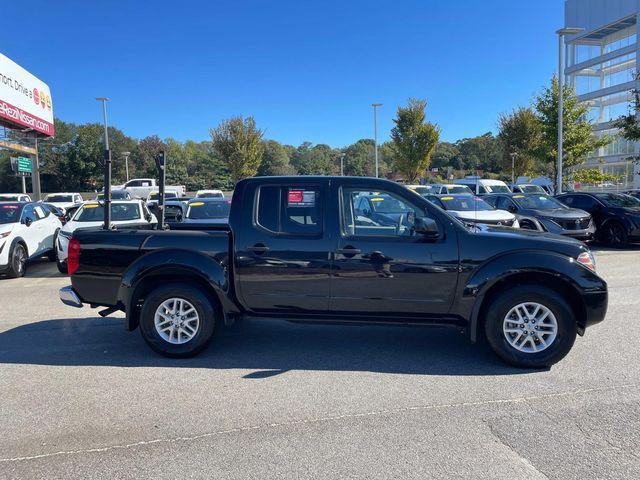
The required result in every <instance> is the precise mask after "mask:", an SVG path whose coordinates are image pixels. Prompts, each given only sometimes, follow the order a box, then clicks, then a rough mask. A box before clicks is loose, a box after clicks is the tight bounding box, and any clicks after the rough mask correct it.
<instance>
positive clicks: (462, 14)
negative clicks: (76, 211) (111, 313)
mask: <svg viewBox="0 0 640 480" xmlns="http://www.w3.org/2000/svg"><path fill="white" fill-rule="evenodd" d="M1 3H2V5H1V6H0V18H2V29H1V30H0V51H1V52H2V53H4V54H5V55H7V56H8V57H10V58H11V59H13V60H14V61H16V62H17V63H19V64H21V65H22V66H23V67H25V68H26V69H27V70H30V71H31V72H32V73H34V74H35V75H36V76H38V77H40V78H41V79H42V80H44V81H45V82H47V83H48V84H49V86H50V87H51V92H52V96H53V100H54V110H55V114H56V116H58V117H59V118H62V119H63V120H68V121H74V122H92V121H100V120H101V113H100V109H99V105H98V103H97V102H96V101H95V100H94V98H95V97H98V96H108V97H110V98H111V99H112V101H111V102H110V104H109V121H110V123H112V124H114V125H115V126H117V127H119V128H121V129H123V130H124V131H125V133H127V134H129V135H132V136H135V137H138V138H141V137H144V136H146V135H150V134H158V135H160V136H161V137H163V138H164V137H174V138H176V139H179V140H185V139H189V138H191V139H194V140H204V139H207V138H208V130H209V128H210V127H213V126H215V125H217V124H218V122H219V121H220V120H221V119H224V118H226V117H229V116H232V115H237V114H244V115H250V114H252V115H254V116H255V118H256V121H257V122H258V125H259V126H260V127H261V128H265V129H266V130H267V133H266V137H268V138H273V139H275V140H278V141H281V142H284V143H290V144H294V145H297V144H299V143H301V142H303V141H305V140H308V141H311V142H313V143H328V144H330V145H332V146H335V147H339V146H344V145H347V144H350V143H352V142H354V141H355V140H357V139H360V138H372V137H373V132H372V131H373V120H372V112H371V107H370V106H369V105H370V104H371V103H372V102H380V103H384V106H383V107H381V108H380V110H379V135H380V139H381V140H384V139H387V138H388V136H389V130H390V129H391V127H392V126H393V123H392V119H393V117H394V114H395V110H396V108H397V106H398V105H400V104H404V103H405V102H406V100H407V98H408V97H411V96H413V97H421V98H426V99H427V101H428V106H427V115H428V118H429V119H430V120H431V121H434V122H436V123H438V124H439V125H440V126H441V128H442V138H443V139H444V140H449V141H453V140H456V139H459V138H463V137H468V136H475V135H479V134H482V133H484V132H486V131H490V130H491V131H494V132H495V131H496V118H497V115H498V113H499V112H502V111H506V110H510V109H511V108H513V107H515V106H517V105H520V104H526V103H528V102H529V100H530V99H531V98H532V96H533V94H534V92H536V91H538V90H539V89H540V88H541V86H543V85H544V84H545V83H546V82H547V81H548V80H549V78H550V77H551V75H552V74H553V71H554V69H555V68H556V64H557V39H556V35H555V33H554V32H555V30H556V29H557V28H559V27H560V26H561V25H562V22H563V12H562V8H563V2H562V0H535V1H533V0H527V1H520V0H413V1H403V0H395V1H378V0H366V1H350V0H340V1H326V0H323V1H313V2H312V1H305V0H295V1H279V0H270V1H267V0H245V1H235V0H227V1H224V2H222V1H217V0H211V1H202V2H195V1H190V0H183V1H166V0H154V1H144V2H143V1H134V0H130V1H124V0H120V1H115V0H114V1H108V0H91V1H80V0H77V1H61V2H53V1H49V0H46V1H42V0H35V1H29V2H19V1H9V0H3V1H2V2H1Z"/></svg>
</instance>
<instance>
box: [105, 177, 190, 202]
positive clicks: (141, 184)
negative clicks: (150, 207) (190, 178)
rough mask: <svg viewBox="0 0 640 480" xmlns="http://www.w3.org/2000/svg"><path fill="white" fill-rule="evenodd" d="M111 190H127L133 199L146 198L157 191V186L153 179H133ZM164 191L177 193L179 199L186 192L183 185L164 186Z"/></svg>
mask: <svg viewBox="0 0 640 480" xmlns="http://www.w3.org/2000/svg"><path fill="white" fill-rule="evenodd" d="M112 189H114V190H127V191H128V192H129V193H130V194H131V196H132V197H133V198H147V197H148V196H149V194H150V193H151V192H153V191H157V190H158V184H157V182H156V179H155V178H134V179H132V180H129V181H128V182H127V183H125V184H124V185H117V186H113V187H112ZM165 189H166V190H175V191H177V192H178V196H180V197H181V196H184V195H185V194H186V191H187V189H186V187H185V186H184V185H166V186H165Z"/></svg>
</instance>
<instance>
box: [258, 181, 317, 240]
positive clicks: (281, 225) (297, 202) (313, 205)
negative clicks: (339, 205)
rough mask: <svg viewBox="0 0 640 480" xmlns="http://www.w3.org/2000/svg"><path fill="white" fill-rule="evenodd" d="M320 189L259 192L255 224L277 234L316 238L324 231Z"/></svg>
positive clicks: (276, 188)
mask: <svg viewBox="0 0 640 480" xmlns="http://www.w3.org/2000/svg"><path fill="white" fill-rule="evenodd" d="M322 203H323V198H322V192H321V189H320V187H316V186H281V185H273V186H271V185H266V186H262V187H260V189H259V190H258V197H257V202H256V208H255V215H254V218H255V223H256V224H257V225H258V226H260V227H262V228H264V229H265V230H268V231H270V232H272V233H276V234H285V235H287V234H288V235H318V234H320V233H322V228H323V225H322V223H323V219H322V215H323V205H322Z"/></svg>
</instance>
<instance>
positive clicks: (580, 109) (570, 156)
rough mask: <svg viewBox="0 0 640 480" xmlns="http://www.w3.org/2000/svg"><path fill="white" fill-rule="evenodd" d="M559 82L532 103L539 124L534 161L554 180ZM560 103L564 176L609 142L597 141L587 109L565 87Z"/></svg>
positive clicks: (552, 82)
mask: <svg viewBox="0 0 640 480" xmlns="http://www.w3.org/2000/svg"><path fill="white" fill-rule="evenodd" d="M558 93H559V87H558V79H557V78H556V77H555V76H554V77H553V78H552V79H551V85H550V86H549V87H547V88H545V89H544V90H543V91H542V93H540V95H538V97H537V98H536V100H535V109H536V112H537V115H538V118H539V119H540V124H541V141H540V144H539V146H538V148H537V149H536V157H537V158H538V159H539V160H540V162H542V164H543V165H545V166H546V169H547V172H548V174H551V175H553V178H554V179H555V178H557V163H556V158H557V152H558V148H557V147H558V97H559V95H558ZM562 101H563V122H562V124H563V130H564V135H563V154H562V157H563V173H564V172H565V171H567V170H570V169H572V168H574V167H576V166H578V165H581V164H583V163H584V162H585V160H586V159H587V154H588V153H589V152H592V151H593V150H595V149H597V148H600V147H604V146H605V145H607V144H608V143H609V142H611V138H610V137H607V136H603V137H600V138H598V137H596V136H595V135H594V133H593V124H592V123H591V122H590V121H589V119H588V118H587V112H588V110H589V106H588V105H586V104H585V103H581V102H580V101H579V100H578V97H577V96H576V94H575V92H574V90H573V88H572V87H571V86H570V85H564V86H563V89H562Z"/></svg>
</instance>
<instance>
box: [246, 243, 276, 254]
mask: <svg viewBox="0 0 640 480" xmlns="http://www.w3.org/2000/svg"><path fill="white" fill-rule="evenodd" d="M247 250H249V251H250V252H253V253H255V254H256V255H260V254H262V253H264V252H268V251H269V250H270V249H269V247H267V246H266V245H263V244H262V243H257V244H255V245H253V246H252V247H248V248H247Z"/></svg>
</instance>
